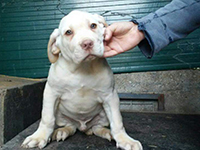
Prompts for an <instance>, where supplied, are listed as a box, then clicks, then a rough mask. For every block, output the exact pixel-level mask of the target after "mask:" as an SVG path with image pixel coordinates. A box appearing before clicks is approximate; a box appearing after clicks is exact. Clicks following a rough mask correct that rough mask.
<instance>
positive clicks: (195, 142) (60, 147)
mask: <svg viewBox="0 0 200 150" xmlns="http://www.w3.org/2000/svg"><path fill="white" fill-rule="evenodd" d="M122 116H123V122H124V126H125V128H126V131H127V133H128V134H129V135H130V136H131V137H133V138H135V139H137V140H140V141H141V143H142V145H143V147H144V150H197V149H199V147H200V143H199V139H200V126H199V122H200V115H173V114H158V113H157V114H149V113H122ZM38 123H39V122H36V123H35V124H33V125H31V126H30V127H28V128H27V129H26V130H24V131H23V132H21V133H20V134H19V135H17V136H16V137H15V138H13V139H12V140H11V141H9V142H8V143H6V144H5V145H4V146H3V147H2V150H22V148H21V147H20V145H21V143H22V142H23V140H24V139H25V138H26V137H27V136H28V135H30V134H32V133H33V132H34V131H35V130H36V129H37V127H38ZM115 145H116V143H115V141H113V140H112V141H111V142H109V141H108V140H105V139H102V138H100V137H97V136H94V135H92V136H87V135H85V134H84V133H82V132H76V133H75V135H73V136H71V137H69V138H68V139H67V140H66V141H63V142H56V141H54V142H51V143H49V144H48V145H47V146H46V147H45V148H44V150H117V148H116V146H115ZM31 150H38V148H33V149H31Z"/></svg>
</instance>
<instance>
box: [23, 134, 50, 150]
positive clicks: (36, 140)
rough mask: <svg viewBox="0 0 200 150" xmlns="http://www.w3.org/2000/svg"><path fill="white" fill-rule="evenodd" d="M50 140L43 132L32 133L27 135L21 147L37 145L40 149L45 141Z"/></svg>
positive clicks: (45, 143)
mask: <svg viewBox="0 0 200 150" xmlns="http://www.w3.org/2000/svg"><path fill="white" fill-rule="evenodd" d="M49 141H50V139H49V138H48V137H46V136H45V134H44V133H40V134H39V133H34V134H32V135H30V136H28V137H27V138H26V139H25V140H24V142H23V143H22V145H21V147H22V148H34V147H38V148H40V149H42V148H44V147H45V146H46V145H47V143H48V142H49Z"/></svg>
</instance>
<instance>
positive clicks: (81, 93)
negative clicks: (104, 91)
mask: <svg viewBox="0 0 200 150" xmlns="http://www.w3.org/2000/svg"><path fill="white" fill-rule="evenodd" d="M98 95H99V93H98V92H97V91H95V90H93V89H91V88H89V87H84V86H83V87H80V88H78V89H71V90H66V92H65V93H64V94H63V95H62V96H61V104H62V105H63V106H64V107H65V108H66V109H67V110H68V111H70V112H76V113H77V112H79V113H88V112H89V111H92V110H93V109H94V108H95V107H97V105H99V102H100V98H99V96H98Z"/></svg>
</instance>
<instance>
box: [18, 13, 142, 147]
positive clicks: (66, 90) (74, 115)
mask: <svg viewBox="0 0 200 150" xmlns="http://www.w3.org/2000/svg"><path fill="white" fill-rule="evenodd" d="M105 25H106V23H105V20H104V18H103V17H101V16H98V15H92V14H89V13H86V12H81V11H72V12H71V13H70V14H69V15H67V16H65V17H64V18H63V19H62V20H61V22H60V25H59V28H58V29H55V30H54V31H53V33H52V34H51V36H50V40H49V44H48V57H49V60H50V62H51V63H52V65H51V67H50V70H49V76H48V80H47V83H46V86H45V90H44V96H43V109H42V118H41V121H40V124H39V127H38V129H37V131H36V132H35V133H33V134H32V135H31V136H29V137H27V138H26V139H25V141H24V142H23V144H22V147H24V148H32V147H39V148H43V147H45V146H46V144H47V143H48V142H49V141H50V139H51V138H52V139H55V140H57V141H60V140H65V139H66V138H67V137H68V136H71V135H73V134H74V133H75V132H76V129H78V130H80V131H82V132H85V133H86V134H88V135H91V134H93V133H94V134H95V135H97V136H100V137H102V138H105V139H108V140H111V138H113V139H114V140H115V141H116V143H117V147H119V148H122V149H125V150H142V146H141V144H140V142H139V141H137V140H134V139H132V138H131V137H129V136H128V135H127V133H126V132H125V129H124V127H123V123H122V117H121V114H120V110H119V98H118V95H117V92H116V90H115V87H114V80H113V73H112V71H111V69H110V67H109V65H108V63H107V61H106V60H105V59H104V58H101V57H102V56H103V52H104V46H103V38H104V35H103V34H104V29H105ZM109 123H110V128H111V131H110V130H109V129H107V128H105V126H108V125H109ZM55 124H56V125H57V126H59V128H58V129H56V130H55V131H54V128H55Z"/></svg>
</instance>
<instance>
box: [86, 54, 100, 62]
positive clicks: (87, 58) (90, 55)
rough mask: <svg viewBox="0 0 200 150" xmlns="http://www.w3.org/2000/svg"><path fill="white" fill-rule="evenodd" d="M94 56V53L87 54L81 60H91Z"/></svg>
mask: <svg viewBox="0 0 200 150" xmlns="http://www.w3.org/2000/svg"><path fill="white" fill-rule="evenodd" d="M95 58H97V56H96V55H93V54H89V55H87V56H86V57H85V58H84V59H83V61H91V60H94V59H95Z"/></svg>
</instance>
